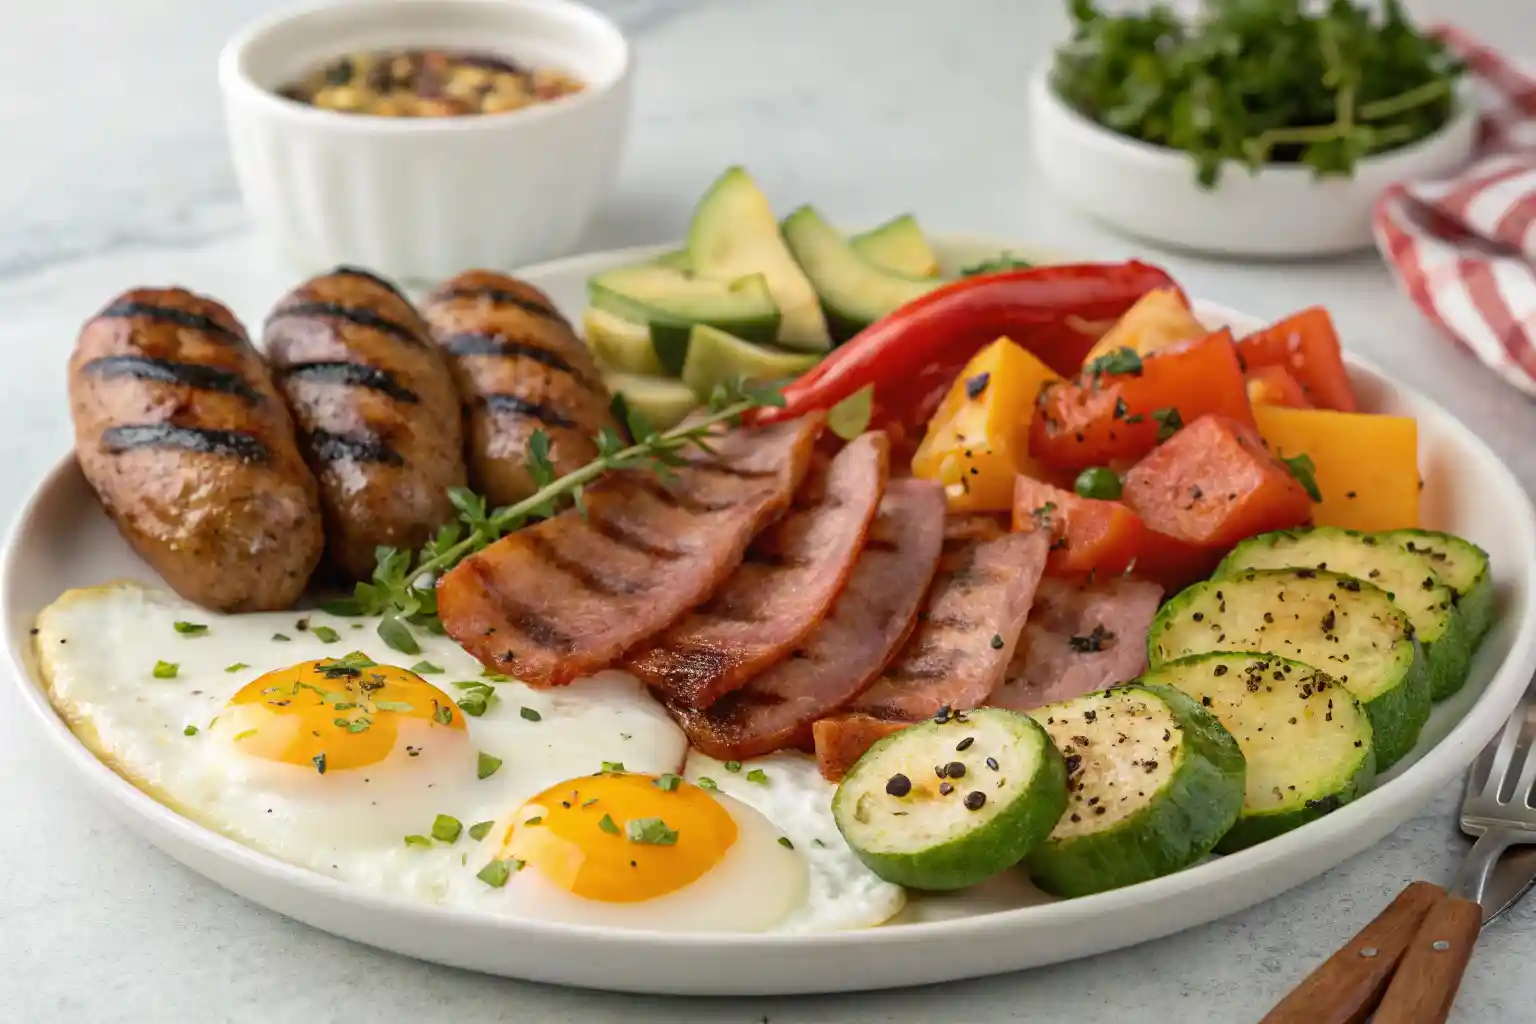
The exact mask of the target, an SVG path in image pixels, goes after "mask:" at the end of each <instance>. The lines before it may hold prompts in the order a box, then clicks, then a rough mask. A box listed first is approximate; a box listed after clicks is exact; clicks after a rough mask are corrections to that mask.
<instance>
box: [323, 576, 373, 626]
mask: <svg viewBox="0 0 1536 1024" xmlns="http://www.w3.org/2000/svg"><path fill="white" fill-rule="evenodd" d="M365 585H366V584H365ZM320 610H321V611H323V612H325V613H326V614H327V615H335V616H338V617H341V618H346V617H349V616H353V615H365V614H367V613H366V612H365V611H364V610H363V602H362V599H361V598H358V597H355V596H354V597H338V598H336V599H335V600H334V601H326V602H323V603H322V604H321V605H320Z"/></svg>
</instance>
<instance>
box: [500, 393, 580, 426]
mask: <svg viewBox="0 0 1536 1024" xmlns="http://www.w3.org/2000/svg"><path fill="white" fill-rule="evenodd" d="M476 401H478V402H479V403H480V404H481V405H483V406H485V408H486V409H487V410H489V411H490V412H510V413H515V414H517V415H519V416H526V417H528V418H529V419H533V420H538V421H539V422H540V423H542V424H544V425H545V426H546V427H564V428H566V429H567V430H575V429H576V421H575V420H573V419H571V418H570V417H568V416H565V415H564V414H562V413H560V412H559V411H558V410H555V409H551V408H550V407H549V406H547V405H542V404H540V403H538V402H530V401H528V400H527V399H526V398H520V397H518V396H517V395H508V394H504V393H502V392H495V393H493V394H489V395H481V396H480V397H479V398H478V399H476Z"/></svg>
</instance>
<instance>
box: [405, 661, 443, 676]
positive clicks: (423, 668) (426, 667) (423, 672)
mask: <svg viewBox="0 0 1536 1024" xmlns="http://www.w3.org/2000/svg"><path fill="white" fill-rule="evenodd" d="M442 670H443V669H442V666H441V665H434V664H432V663H431V662H430V661H418V662H417V663H416V664H414V665H412V666H411V671H412V672H415V673H416V674H417V675H419V676H430V675H436V674H438V673H439V672H441V671H442Z"/></svg>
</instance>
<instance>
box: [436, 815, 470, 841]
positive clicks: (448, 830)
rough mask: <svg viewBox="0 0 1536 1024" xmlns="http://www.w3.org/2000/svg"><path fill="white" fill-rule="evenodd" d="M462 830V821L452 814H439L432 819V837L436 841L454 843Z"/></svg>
mask: <svg viewBox="0 0 1536 1024" xmlns="http://www.w3.org/2000/svg"><path fill="white" fill-rule="evenodd" d="M463 831H464V825H463V823H462V822H460V821H459V819H458V818H455V817H453V816H452V815H448V814H439V815H438V816H437V817H436V818H434V819H433V820H432V838H433V839H436V840H437V841H438V842H441V843H456V842H458V841H459V833H461V832H463Z"/></svg>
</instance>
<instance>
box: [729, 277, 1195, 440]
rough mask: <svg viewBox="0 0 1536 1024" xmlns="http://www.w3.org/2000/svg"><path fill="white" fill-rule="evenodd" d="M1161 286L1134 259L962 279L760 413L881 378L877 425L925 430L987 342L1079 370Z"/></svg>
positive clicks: (824, 402) (839, 354)
mask: <svg viewBox="0 0 1536 1024" xmlns="http://www.w3.org/2000/svg"><path fill="white" fill-rule="evenodd" d="M1156 288H1172V289H1174V290H1178V285H1177V284H1176V283H1174V281H1173V279H1172V278H1171V277H1169V276H1168V274H1167V273H1165V272H1164V271H1162V270H1160V269H1158V268H1157V267H1154V266H1149V265H1148V264H1145V263H1140V262H1138V261H1135V260H1131V261H1129V262H1126V263H1076V264H1062V265H1059V266H1045V267H1029V268H1026V269H1022V270H1010V271H1004V272H1003V273H999V274H987V275H982V276H977V277H968V278H963V279H962V280H959V281H955V282H953V283H951V284H948V285H945V286H944V287H942V288H938V289H936V290H934V291H932V292H929V293H928V294H927V295H924V296H923V297H922V298H920V299H917V300H915V301H913V302H909V303H908V304H907V305H905V306H903V307H901V308H900V309H898V310H896V311H895V312H894V313H892V314H890V315H889V316H887V317H884V318H883V319H881V320H878V321H876V322H875V323H873V324H871V325H870V326H868V327H866V328H865V329H864V330H862V331H860V332H859V333H858V334H857V335H856V336H854V338H853V339H852V340H850V341H849V342H848V343H847V344H845V345H843V346H842V347H841V348H839V349H838V350H837V351H835V352H833V353H832V354H831V355H829V356H828V357H827V358H826V359H824V360H822V361H821V363H819V364H818V365H817V366H816V367H814V368H813V369H811V370H810V371H809V372H808V373H806V374H805V375H804V376H802V377H800V378H799V379H798V380H796V381H794V382H793V383H792V384H790V385H789V387H788V388H786V389H785V391H784V405H783V406H782V407H778V408H768V409H762V410H759V411H758V415H757V417H756V418H757V420H758V422H773V421H775V420H781V419H788V418H791V417H794V416H799V415H801V414H803V413H807V412H810V411H812V410H817V409H830V408H831V407H832V406H834V405H836V404H837V403H838V402H841V401H842V400H843V399H845V398H847V397H849V396H850V395H852V394H853V393H854V392H856V391H858V390H859V389H860V388H862V387H864V386H865V385H866V384H873V385H874V388H875V396H874V398H875V400H874V410H875V413H874V416H873V418H872V426H877V427H878V426H883V425H886V424H889V423H901V424H905V425H907V426H909V427H913V428H917V429H919V430H920V429H921V427H922V425H923V424H924V423H925V422H926V421H927V420H928V417H929V416H931V415H932V414H933V411H934V409H935V408H937V407H938V403H939V402H940V400H942V398H943V397H944V393H945V391H946V390H947V388H948V387H949V384H950V382H951V381H953V380H954V378H955V375H956V374H958V373H959V372H960V371H961V369H963V368H964V366H965V364H966V362H967V361H968V360H969V359H970V358H971V356H973V355H975V354H976V353H977V352H978V351H979V350H980V349H981V347H982V346H983V345H986V344H988V343H990V342H993V341H996V340H997V339H998V338H999V337H1002V336H1004V335H1006V336H1007V337H1009V338H1012V339H1013V340H1014V341H1015V342H1017V343H1018V344H1020V345H1023V346H1024V347H1025V348H1026V349H1028V350H1029V351H1030V352H1032V353H1034V354H1035V355H1036V356H1037V357H1039V359H1040V360H1041V361H1042V362H1044V363H1045V364H1046V365H1047V366H1049V367H1050V368H1051V369H1053V370H1055V371H1056V372H1057V373H1060V374H1063V375H1071V374H1075V373H1076V372H1077V371H1078V369H1079V367H1080V366H1081V364H1082V361H1083V357H1084V356H1085V355H1087V353H1088V350H1089V349H1091V348H1092V347H1093V344H1094V342H1095V341H1097V340H1098V338H1099V336H1100V335H1102V334H1103V332H1104V331H1105V330H1107V329H1108V328H1109V326H1110V325H1111V324H1112V323H1113V322H1114V321H1115V320H1116V319H1118V318H1119V317H1120V315H1121V314H1123V313H1124V312H1125V311H1126V310H1127V309H1129V308H1131V306H1132V305H1134V304H1135V302H1136V300H1137V299H1139V298H1141V297H1142V296H1143V295H1145V294H1146V293H1147V292H1149V291H1152V290H1153V289H1156ZM1180 294H1181V295H1182V294H1183V293H1182V291H1180Z"/></svg>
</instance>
